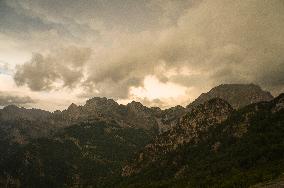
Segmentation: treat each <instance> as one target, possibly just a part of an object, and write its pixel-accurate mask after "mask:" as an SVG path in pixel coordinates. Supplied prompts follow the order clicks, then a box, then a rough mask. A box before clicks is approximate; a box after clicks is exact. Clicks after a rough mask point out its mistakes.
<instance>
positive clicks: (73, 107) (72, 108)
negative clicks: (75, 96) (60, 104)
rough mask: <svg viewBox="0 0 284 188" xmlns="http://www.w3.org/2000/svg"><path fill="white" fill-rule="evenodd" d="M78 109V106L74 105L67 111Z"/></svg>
mask: <svg viewBox="0 0 284 188" xmlns="http://www.w3.org/2000/svg"><path fill="white" fill-rule="evenodd" d="M77 107H78V106H77V105H76V104H74V103H72V104H71V105H70V106H69V107H68V108H67V110H68V111H70V110H74V109H76V108H77Z"/></svg>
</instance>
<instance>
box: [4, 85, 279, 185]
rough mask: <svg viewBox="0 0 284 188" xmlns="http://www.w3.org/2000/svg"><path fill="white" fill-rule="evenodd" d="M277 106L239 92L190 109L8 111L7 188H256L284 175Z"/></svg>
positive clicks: (101, 102) (221, 93)
mask: <svg viewBox="0 0 284 188" xmlns="http://www.w3.org/2000/svg"><path fill="white" fill-rule="evenodd" d="M216 96H217V98H216ZM218 97H219V98H218ZM225 99H226V100H225ZM271 99H272V96H271V95H270V94H269V93H268V92H264V91H262V90H261V89H260V87H258V86H255V85H235V84H234V85H221V86H218V87H216V88H213V89H212V90H211V91H210V92H208V93H207V94H203V95H201V96H200V97H199V98H198V99H196V101H194V102H193V103H192V104H190V105H189V106H188V108H184V107H182V106H176V107H172V108H169V109H166V110H162V109H160V108H157V107H152V108H148V107H146V106H143V105H142V104H141V103H139V102H135V101H133V102H131V103H129V104H127V105H120V104H118V103H116V102H115V101H114V100H112V99H107V98H99V97H95V98H92V99H89V100H88V101H86V104H85V105H82V106H78V105H76V104H71V105H70V106H69V107H68V108H67V109H66V110H63V111H55V112H53V113H50V112H46V111H43V110H38V109H25V108H18V107H16V106H7V107H5V108H4V109H2V110H0V187H121V188H122V187H123V188H127V187H208V186H209V185H210V187H249V186H250V185H255V184H257V183H259V182H261V181H267V180H269V179H272V178H275V177H277V176H279V175H281V173H283V172H284V160H283V159H284V150H283V144H284V136H283V135H284V127H283V125H284V94H281V95H279V96H278V97H276V98H275V99H272V100H271ZM258 101H261V102H258ZM244 105H246V106H245V107H242V106H244ZM232 106H233V107H234V108H235V109H234V108H233V107H232Z"/></svg>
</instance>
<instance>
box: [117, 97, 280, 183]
mask: <svg viewBox="0 0 284 188" xmlns="http://www.w3.org/2000/svg"><path fill="white" fill-rule="evenodd" d="M283 101H284V94H281V95H279V96H278V97H276V98H275V99H273V100H272V101H266V102H259V103H254V104H251V105H248V106H245V107H244V108H241V109H239V110H233V108H232V107H231V106H230V105H229V104H228V103H227V102H226V101H224V100H222V99H212V100H209V101H207V102H205V103H203V104H201V105H198V106H196V107H193V108H192V110H191V111H189V112H188V113H187V114H186V115H185V116H184V117H183V118H181V120H180V122H179V124H178V125H177V126H176V127H174V128H172V129H171V130H169V131H167V132H165V133H163V134H161V135H158V136H157V137H156V138H155V139H154V140H153V142H152V143H150V144H148V145H146V146H145V147H144V149H143V150H141V152H139V153H137V154H136V156H135V157H134V158H133V159H132V160H130V161H129V163H128V164H127V165H125V166H124V168H123V170H122V176H125V177H126V178H125V181H126V182H124V183H123V184H122V187H123V186H125V185H128V186H129V187H135V186H138V187H139V186H142V185H143V186H144V187H147V186H149V187H150V186H151V185H159V186H160V187H209V185H210V186H212V187H234V186H236V187H249V186H250V185H254V184H256V183H257V182H260V181H267V180H270V179H273V178H275V177H278V176H279V175H281V174H282V173H283V172H284V160H283V159H284V149H283V143H284V136H283V135H284V126H283V125H284V108H283ZM267 177H269V178H267ZM125 187H127V186H125ZM157 187H158V186H157Z"/></svg>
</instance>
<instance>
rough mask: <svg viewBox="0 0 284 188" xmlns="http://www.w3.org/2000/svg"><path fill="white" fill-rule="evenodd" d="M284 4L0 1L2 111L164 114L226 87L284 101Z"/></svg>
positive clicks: (259, 0) (242, 0) (271, 0)
mask: <svg viewBox="0 0 284 188" xmlns="http://www.w3.org/2000/svg"><path fill="white" fill-rule="evenodd" d="M283 33H284V1H283V0H214V1H212V0H139V1H133V0H80V1H77V0H48V1H47V0H0V106H6V105H9V104H16V105H18V106H24V107H28V108H30V107H35V108H41V109H45V110H50V111H54V110H56V109H60V110H62V109H65V108H67V107H68V106H69V105H70V104H71V103H76V104H84V103H85V101H86V99H88V98H92V97H95V96H99V97H107V98H113V99H114V100H116V101H117V102H118V103H123V104H125V103H128V102H130V101H132V100H136V101H139V102H141V103H142V104H144V105H147V106H159V107H161V108H168V107H170V106H175V105H187V104H189V103H190V102H192V101H193V100H194V99H195V98H196V97H198V96H199V95H200V94H201V93H203V92H206V91H208V90H210V89H211V88H212V87H214V86H217V85H220V84H225V83H243V84H247V83H254V84H258V85H260V86H261V87H262V88H263V89H265V90H269V91H270V92H271V93H272V94H273V95H275V96H276V95H278V94H280V93H282V92H284V53H283V52H284V34H283Z"/></svg>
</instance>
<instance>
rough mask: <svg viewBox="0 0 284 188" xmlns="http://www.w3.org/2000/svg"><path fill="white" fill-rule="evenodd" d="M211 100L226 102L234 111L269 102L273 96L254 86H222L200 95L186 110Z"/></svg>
mask: <svg viewBox="0 0 284 188" xmlns="http://www.w3.org/2000/svg"><path fill="white" fill-rule="evenodd" d="M212 98H221V99H224V100H226V101H228V102H229V103H230V104H231V106H232V107H233V108H235V109H238V108H241V107H244V106H246V105H249V104H252V103H257V102H261V101H270V100H272V99H273V96H272V95H271V94H270V93H269V92H267V91H263V90H262V89H261V88H260V87H259V86H258V85H254V84H222V85H219V86H217V87H214V88H212V89H211V90H210V91H209V92H207V93H203V94H201V95H200V96H199V97H198V98H197V99H196V100H195V101H193V102H192V103H191V104H190V105H188V108H192V107H194V106H197V105H199V104H202V103H204V102H205V101H208V100H210V99H212Z"/></svg>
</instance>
